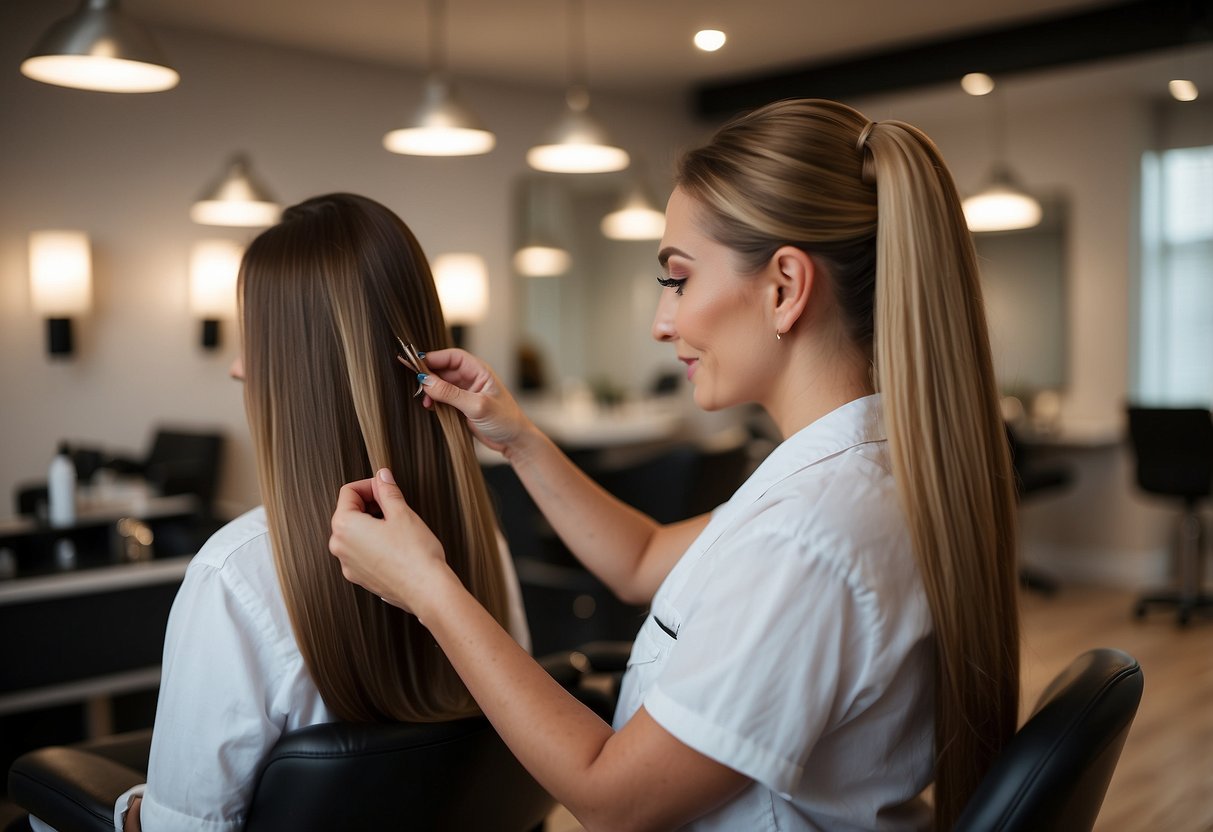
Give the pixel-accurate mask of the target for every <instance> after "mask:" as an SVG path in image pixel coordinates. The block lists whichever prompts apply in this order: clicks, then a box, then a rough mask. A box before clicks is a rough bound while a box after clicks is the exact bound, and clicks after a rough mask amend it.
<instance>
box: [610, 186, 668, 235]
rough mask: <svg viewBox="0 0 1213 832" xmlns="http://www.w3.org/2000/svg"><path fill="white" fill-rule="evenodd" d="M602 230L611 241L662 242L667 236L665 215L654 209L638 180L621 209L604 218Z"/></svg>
mask: <svg viewBox="0 0 1213 832" xmlns="http://www.w3.org/2000/svg"><path fill="white" fill-rule="evenodd" d="M601 228H602V233H603V235H604V236H606V237H607V238H608V239H611V240H660V239H661V237H662V235H663V234H665V213H664V212H662V211H658V210H657V209H656V208H655V207H653V201H652V200H651V199H649V197H648V194H647V193H646V192H645V188H644V183H643V182H641V181H640V179H636V181H635V182H633V184H632V186H631V187H630V188H628V190H627V191H626V192H625V193H624V195H623V199H622V200H620V203H619V207H618V208H616V209H615V210H614V211H612V212H611V213H609V214H607V215H606V216H605V217H603V218H602V223H601Z"/></svg>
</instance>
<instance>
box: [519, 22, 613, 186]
mask: <svg viewBox="0 0 1213 832" xmlns="http://www.w3.org/2000/svg"><path fill="white" fill-rule="evenodd" d="M568 24H569V38H568V41H569V89H568V92H567V93H566V95H565V104H566V105H567V108H568V109H567V110H566V111H565V113H564V115H563V116H562V117H561V119H560V121H558V122H557V124H556V128H555V129H554V130H553V131H552V132H551V133H550V134H549V135H548V137H547V139H546V140H545V141H544V143H542V144H538V145H535V146H534V147H532V148H531V149H530V150H528V151H527V154H526V160H527V164H529V165H530V166H531V167H532V168H534V169H535V170H543V171H550V172H553V173H606V172H609V171H616V170H623V169H624V168H626V167H627V166H628V163H629V162H630V161H631V160H630V159H629V157H628V154H627V151H626V150H624V149H623V148H621V147H616V146H615V145H614V144H612V142H611V140H610V137H609V136H608V135H607V132H606V129H605V128H604V127H603V126H602V125H601V124H600V123H599V122H598V120H597V119H595V118H594V117H593V116H591V115H590V91H589V86H588V84H587V82H586V76H587V71H586V66H585V64H586V48H585V8H584V6H583V5H582V4H581V2H579V0H569V5H568Z"/></svg>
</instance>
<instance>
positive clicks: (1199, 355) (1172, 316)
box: [1136, 146, 1213, 407]
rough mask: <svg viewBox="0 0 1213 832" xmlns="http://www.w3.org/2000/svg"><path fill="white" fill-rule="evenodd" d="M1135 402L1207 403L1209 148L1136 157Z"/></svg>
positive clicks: (1212, 386)
mask: <svg viewBox="0 0 1213 832" xmlns="http://www.w3.org/2000/svg"><path fill="white" fill-rule="evenodd" d="M1139 312H1140V317H1139V320H1138V356H1137V357H1138V370H1137V385H1136V388H1137V391H1136V394H1137V398H1138V399H1139V400H1140V401H1142V402H1144V403H1148V404H1161V405H1197V406H1205V407H1207V406H1209V405H1210V404H1211V403H1213V146H1209V147H1181V148H1174V149H1169V150H1162V151H1158V152H1150V153H1146V154H1145V156H1144V157H1143V159H1142V271H1141V296H1140V307H1139Z"/></svg>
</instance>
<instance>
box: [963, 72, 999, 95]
mask: <svg viewBox="0 0 1213 832" xmlns="http://www.w3.org/2000/svg"><path fill="white" fill-rule="evenodd" d="M960 88H961V89H962V90H964V91H965V92H967V93H968V94H969V95H978V96H980V95H989V94H990V93H992V92H993V91H994V79H993V78H991V77H990V76H989V75H986V74H985V73H984V72H970V73H969V74H967V75H966V76H965V77H963V78H961V79H960Z"/></svg>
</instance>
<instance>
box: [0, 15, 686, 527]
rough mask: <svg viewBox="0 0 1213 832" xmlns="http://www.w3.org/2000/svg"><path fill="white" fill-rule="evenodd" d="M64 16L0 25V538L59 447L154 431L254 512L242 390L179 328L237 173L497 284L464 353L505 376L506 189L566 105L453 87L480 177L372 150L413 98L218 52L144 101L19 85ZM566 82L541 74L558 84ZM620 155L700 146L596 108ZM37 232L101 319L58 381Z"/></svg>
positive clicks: (662, 106) (186, 38) (335, 72)
mask: <svg viewBox="0 0 1213 832" xmlns="http://www.w3.org/2000/svg"><path fill="white" fill-rule="evenodd" d="M75 5H76V3H75V0H6V2H4V3H3V4H2V5H0V67H2V68H3V71H0V391H3V394H2V397H0V518H5V517H8V516H11V514H12V500H11V496H10V495H11V494H12V491H13V488H14V486H15V485H16V484H17V483H19V482H22V481H25V480H37V479H43V478H44V477H45V472H46V465H47V463H48V462H49V460H50V457H51V454H52V453H53V451H54V448H55V445H56V443H57V441H58V440H60V439H68V440H76V441H79V442H81V443H88V444H91V445H99V446H102V447H104V448H106V449H109V450H125V451H129V452H141V451H143V450H145V449H146V447H147V445H148V443H149V441H150V436H151V432H152V430H153V427H154V426H155V425H159V424H166V423H172V424H186V425H198V426H218V427H220V428H222V429H223V430H225V431H226V432H227V435H228V437H229V440H230V441H229V453H228V455H227V468H226V472H225V475H224V477H223V482H222V485H221V489H220V499H221V500H222V506H223V507H224V508H226V509H227V510H228V511H235V510H239V509H242V508H244V507H247V506H250V505H253V504H255V503H256V502H257V501H258V497H257V485H256V475H255V472H254V469H253V461H252V454H251V449H250V446H249V440H248V434H247V429H246V427H245V423H244V413H243V404H242V399H241V390H240V387H239V385H237V384H235V383H233V382H231V381H230V380H229V379H228V378H227V366H228V364H229V363H230V362H231V360H232V358H233V357H234V356H235V354H236V351H237V345H236V343H235V340H234V334H235V327H234V324H231V323H229V324H227V325H226V327H225V330H224V335H225V339H224V342H223V345H222V348H221V349H220V350H218V351H217V352H216V353H213V354H212V353H206V352H204V351H203V350H202V349H201V348H200V347H199V346H198V339H199V336H198V326H199V325H198V322H197V321H195V320H193V319H192V318H191V316H190V314H189V312H188V310H187V306H186V303H187V272H186V270H187V258H188V254H189V249H190V245H191V243H192V242H193V241H195V240H198V239H202V238H204V237H208V236H229V237H233V238H235V239H238V240H242V241H247V240H248V239H251V237H252V234H248V233H243V232H239V231H235V232H232V231H225V230H223V229H208V228H205V227H202V226H198V225H195V224H193V223H192V222H191V221H190V220H189V217H188V209H189V205H190V203H191V202H192V201H193V200H194V199H195V198H196V197H197V196H198V194H199V192H200V191H201V190H202V188H204V187H205V186H206V185H207V184H208V183H209V182H210V181H211V180H213V179H214V177H216V176H217V175H218V173H219V172H220V169H221V167H222V164H223V162H224V161H225V159H226V157H227V156H228V155H229V154H230V153H231V152H233V151H237V150H243V151H246V152H248V153H249V154H250V155H251V157H252V160H253V164H254V166H255V169H256V170H257V171H258V172H259V173H260V174H261V175H262V178H263V179H264V180H265V181H266V182H267V184H269V185H270V186H271V187H272V188H273V189H274V190H275V191H276V193H277V196H278V197H279V199H280V200H281V201H282V202H284V203H286V204H290V203H293V202H297V201H299V200H301V199H304V198H307V197H309V196H313V195H315V194H319V193H324V192H329V191H336V190H345V191H352V192H356V193H361V194H365V195H367V196H370V197H372V198H375V199H378V200H380V201H381V202H383V203H385V204H386V205H388V206H389V207H390V208H392V209H394V210H395V211H397V212H398V213H399V214H400V215H401V216H402V217H403V218H404V219H405V221H406V222H407V223H408V224H409V225H410V226H411V227H412V228H413V230H414V232H415V233H416V234H417V236H418V238H419V239H420V241H421V243H422V245H423V247H424V248H425V250H426V251H427V253H429V254H430V256H433V255H435V254H438V253H442V252H445V251H475V252H478V253H480V254H481V255H483V256H484V257H485V259H486V260H487V262H488V266H489V270H490V280H491V283H490V303H491V313H490V318H489V320H487V321H486V322H484V323H483V324H481V325H478V326H477V327H475V328H474V329H473V330H472V332H471V335H470V341H471V343H470V346H472V347H473V348H474V349H476V350H478V351H480V352H481V353H482V354H484V355H485V356H486V357H487V358H488V359H489V360H490V361H493V362H495V363H496V364H497V365H499V366H500V367H501V368H502V370H503V371H505V372H509V371H510V365H511V364H512V361H511V358H510V356H511V354H512V353H511V345H512V343H513V340H514V327H513V323H512V321H513V312H514V310H513V302H514V299H513V297H512V292H511V286H512V278H511V275H510V272H509V254H510V246H511V243H512V241H511V231H510V229H511V224H510V218H509V212H510V208H511V187H512V185H513V182H514V180H515V178H516V177H518V176H520V175H521V174H522V173H523V172H524V171H525V162H524V154H525V151H526V148H527V147H528V146H529V145H530V144H531V143H533V141H534V140H535V139H536V138H538V136H539V134H540V133H541V132H542V131H544V130H545V129H547V128H548V127H549V126H550V124H551V123H552V122H553V121H554V120H555V118H556V116H557V115H558V113H559V109H560V107H561V106H562V105H563V94H562V92H561V90H560V89H559V88H558V87H553V88H552V89H542V90H541V89H526V88H517V87H508V86H503V85H499V84H493V83H473V82H471V81H469V80H466V79H465V80H464V82H463V83H462V84H461V90H462V92H463V93H464V95H465V96H466V98H467V99H468V100H469V102H470V104H471V105H472V106H473V108H474V109H475V110H476V111H477V112H478V113H479V114H480V115H481V117H482V118H483V119H484V120H485V122H486V123H487V124H489V125H490V126H491V127H492V128H493V129H494V130H495V132H496V133H497V137H498V145H497V148H496V149H495V150H494V151H493V152H492V153H490V154H488V155H487V156H482V157H470V158H460V159H425V158H417V157H405V156H397V155H394V154H391V153H388V152H386V151H385V150H383V148H382V146H381V144H380V141H381V139H382V136H383V134H384V133H385V132H386V131H387V130H389V129H391V128H393V127H397V126H400V123H401V121H402V120H403V119H404V117H405V116H406V115H407V114H408V113H409V112H410V111H411V110H412V108H413V107H414V106H415V105H416V103H417V102H418V101H419V98H420V80H421V79H420V77H419V76H417V75H414V74H411V73H407V72H404V71H400V70H396V69H393V68H388V67H382V66H375V65H367V64H359V63H354V62H348V61H342V60H337V59H333V58H330V57H322V56H317V55H313V54H308V53H304V52H299V51H292V50H287V49H281V48H277V47H266V46H261V45H257V44H253V43H248V42H242V41H236V40H232V39H227V38H222V37H218V36H209V35H201V34H196V33H189V32H184V31H175V30H167V31H164V30H160V31H158V32H157V34H158V36H159V39H160V41H161V45H162V46H163V48H164V49H165V51H166V53H168V54H169V55H170V56H171V60H172V61H173V63H174V65H175V66H177V67H178V69H179V70H180V71H181V74H182V82H181V84H180V86H179V87H178V88H177V89H175V90H172V91H170V92H165V93H158V94H151V95H113V94H103V93H90V92H82V91H76V90H68V89H64V88H60V87H53V86H48V85H45V84H40V83H37V82H34V81H31V80H28V79H26V78H25V77H23V76H21V75H20V74H19V73H18V72H17V66H18V65H19V63H20V61H21V59H22V58H23V57H24V56H25V52H26V50H28V49H29V48H30V46H31V45H32V44H33V43H34V41H35V40H36V38H37V37H38V36H39V35H40V34H41V33H42V32H43V31H44V30H45V28H46V27H47V26H48V25H49V24H50V23H51V22H52V21H53V20H56V19H58V18H60V17H62V16H63V15H65V14H66V13H68V12H69V11H71V10H72V9H73V8H74V7H75ZM559 71H560V68H559V67H558V68H556V69H554V75H557V76H558V73H559ZM594 106H595V110H596V112H597V113H598V115H599V116H600V117H601V118H602V119H603V120H604V121H605V122H606V123H607V124H609V125H610V127H611V128H612V130H613V132H614V133H615V135H616V138H617V139H618V140H619V141H620V142H621V143H622V144H623V145H624V146H625V147H628V148H629V149H632V150H634V151H636V152H639V153H641V154H642V155H643V156H644V157H645V158H646V159H648V160H649V161H650V162H651V163H652V165H653V167H654V169H667V168H668V167H669V164H670V160H671V158H672V156H673V153H674V151H675V150H676V148H677V147H679V146H680V145H682V144H684V143H685V142H686V141H687V140H688V137H690V136H695V135H698V133H699V129H698V128H696V127H695V126H693V125H692V124H691V123H690V122H689V120H688V119H687V117H686V116H685V115H684V114H683V108H682V106H681V103H680V102H670V101H661V100H653V101H638V100H627V101H620V100H612V98H611V97H610V96H608V95H601V94H600V95H596V96H595V101H594ZM43 228H76V229H81V230H84V231H87V232H88V234H89V235H90V237H91V240H92V250H93V256H94V308H93V311H92V313H91V314H90V315H89V316H87V317H86V318H84V319H82V320H79V321H77V322H76V324H75V326H76V332H75V334H76V341H77V349H76V354H75V355H74V356H73V357H72V359H71V360H69V361H54V360H51V359H50V358H49V357H48V356H47V354H46V353H45V348H44V340H45V334H44V331H43V330H44V323H43V322H42V321H41V320H38V319H37V318H36V317H35V316H34V314H33V312H32V311H31V310H30V306H29V290H28V267H27V255H26V246H27V239H28V235H29V232H30V231H32V230H35V229H43Z"/></svg>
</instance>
